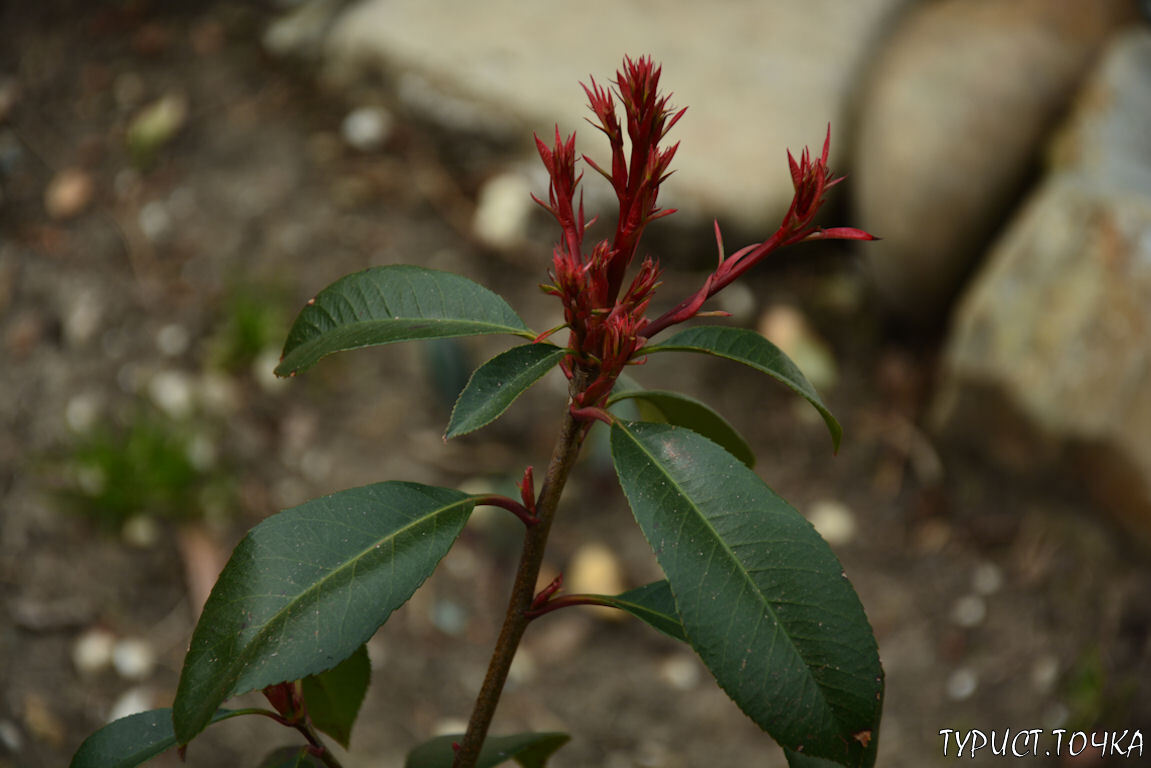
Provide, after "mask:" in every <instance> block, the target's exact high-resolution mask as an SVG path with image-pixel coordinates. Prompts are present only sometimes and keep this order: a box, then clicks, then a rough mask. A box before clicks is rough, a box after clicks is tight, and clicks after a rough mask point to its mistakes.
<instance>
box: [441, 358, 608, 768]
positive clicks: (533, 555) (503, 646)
mask: <svg viewBox="0 0 1151 768" xmlns="http://www.w3.org/2000/svg"><path fill="white" fill-rule="evenodd" d="M586 379H587V376H586V374H585V373H584V372H583V371H581V370H580V369H578V368H577V369H576V371H575V372H574V375H573V377H572V382H571V389H570V392H571V393H572V395H573V397H574V395H576V394H578V393H579V392H581V391H582V389H583V387H585V386H586V384H587V381H586ZM570 406H571V401H569V402H568V406H567V407H565V408H564V418H563V424H562V425H561V427H560V434H559V437H558V438H557V440H556V445H555V449H554V450H553V451H552V457H551V461H550V462H549V463H548V468H547V473H546V474H545V475H544V482H543V486H542V487H541V488H540V495H539V499H538V500H537V501H536V522H535V524H534V525H531V526H529V527H527V528H526V529H525V531H524V544H523V550H522V551H521V553H520V562H519V566H518V567H517V569H516V576H515V582H514V583H513V585H512V593H511V597H510V599H509V600H508V609H507V613H506V614H505V616H504V623H503V627H502V628H501V629H500V635H499V639H498V640H497V641H496V647H495V650H494V651H492V657H491V660H490V661H489V662H488V671H487V675H486V676H485V677H484V682H483V685H482V686H481V687H480V692H479V695H478V696H477V697H476V703H475V706H474V708H473V709H472V715H471V719H470V720H469V721H468V729H467V732H466V733H465V734H464V737H463V739H462V741H461V742H460V748H459V750H458V751H457V752H456V756H455V761H454V762H453V763H452V766H453V768H474V767H475V764H476V760H477V759H478V758H479V755H480V748H481V747H483V743H484V739H485V738H486V737H487V734H488V728H489V727H490V726H491V722H492V717H493V716H494V715H495V712H496V705H497V704H498V703H499V700H500V693H501V692H502V691H503V688H504V683H505V682H506V681H507V677H508V670H509V669H510V668H511V665H512V659H513V658H514V657H515V654H516V649H517V648H518V647H519V644H520V639H521V638H522V637H523V634H524V630H525V629H526V628H527V625H528V622H529V621H530V618H529V615H528V612H529V611H530V609H531V605H532V599H533V598H534V597H535V593H536V582H537V581H538V579H539V573H540V567H541V566H542V565H543V559H544V549H545V547H546V545H547V539H548V532H549V531H550V530H551V525H552V520H553V519H554V518H555V512H556V508H557V507H558V506H559V500H560V496H561V494H562V493H563V487H564V484H565V483H566V482H567V479H568V475H569V474H570V473H571V469H572V467H573V466H574V465H575V460H576V457H577V456H578V455H579V450H580V446H581V445H582V443H583V436H584V435H585V434H586V431H587V430H586V425H587V423H586V422H582V421H579V420H577V419H576V417H575V416H573V415H572V413H571V407H570Z"/></svg>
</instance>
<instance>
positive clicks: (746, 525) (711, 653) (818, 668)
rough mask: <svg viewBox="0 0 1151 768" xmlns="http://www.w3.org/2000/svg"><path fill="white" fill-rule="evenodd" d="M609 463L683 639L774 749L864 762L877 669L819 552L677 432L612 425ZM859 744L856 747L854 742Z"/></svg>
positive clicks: (688, 435) (792, 522)
mask: <svg viewBox="0 0 1151 768" xmlns="http://www.w3.org/2000/svg"><path fill="white" fill-rule="evenodd" d="M611 440H612V457H613V459H614V461H615V467H616V473H617V474H618V476H619V480H620V484H621V485H622V486H623V489H624V493H625V494H626V496H627V499H628V503H629V504H630V505H631V508H632V512H634V513H635V517H636V520H637V522H638V523H639V526H640V528H641V529H642V530H643V532H644V535H645V536H646V537H647V540H648V542H649V543H650V544H651V546H652V549H653V550H654V551H655V554H656V557H657V559H658V560H659V563H660V565H661V566H662V567H663V570H664V573H665V574H667V580H668V583H669V584H670V585H671V589H672V592H673V594H674V595H675V604H676V609H677V611H678V613H679V616H680V619H681V620H682V622H683V627H684V631H685V632H686V634H687V637H688V641H689V642H690V643H691V645H692V647H694V648H695V650H696V652H697V653H698V654H699V655H700V658H702V659H703V661H704V663H705V664H707V666H708V668H709V669H710V670H711V671H712V674H714V675H715V677H716V680H717V681H718V682H719V684H720V686H721V687H723V689H724V690H725V691H726V692H727V694H728V695H729V696H730V697H731V698H732V700H734V701H735V703H736V704H738V705H739V706H740V708H741V709H743V711H744V712H746V713H747V714H748V716H750V717H751V719H752V720H754V721H755V722H756V724H757V725H759V727H760V728H762V729H764V730H765V731H767V732H768V733H770V734H771V735H772V736H773V737H774V738H775V739H776V741H778V742H779V743H780V744H781V745H782V746H783V747H785V748H787V749H791V750H793V751H795V752H797V753H802V754H803V756H811V757H821V758H825V759H828V760H831V761H833V762H835V763H837V764H839V765H844V766H850V768H870V766H872V765H873V764H874V763H875V753H876V749H877V747H878V739H877V738H874V734H876V733H877V730H878V725H879V716H880V708H881V705H882V697H883V669H882V667H880V665H879V655H878V651H877V648H876V644H875V638H874V637H873V635H872V632H871V627H870V625H869V624H868V622H867V616H866V615H865V614H864V612H863V606H862V605H860V602H859V598H858V597H857V596H856V594H855V590H854V589H852V587H851V584H850V583H849V582H848V581H847V577H846V575H845V574H844V572H843V568H842V566H841V565H840V564H839V561H838V560H837V559H836V557H835V555H834V554H833V553H832V551H831V549H830V548H829V547H828V546H827V543H826V542H824V541H823V539H821V538H820V537H819V534H817V533H816V532H815V529H814V528H812V527H811V524H810V523H808V522H807V521H806V520H804V519H803V517H802V516H801V515H800V514H799V513H798V512H796V511H795V510H794V509H793V508H792V507H791V506H789V505H788V504H787V502H785V501H784V500H783V499H781V498H779V497H778V496H777V495H775V493H774V492H773V491H772V490H771V489H770V488H768V487H767V485H766V484H764V482H763V481H762V480H760V479H759V477H758V476H757V475H756V474H755V473H754V472H752V471H751V470H750V469H748V468H747V467H746V466H744V465H743V464H741V463H740V462H739V461H738V460H737V459H735V457H733V456H731V455H730V454H728V453H727V452H726V451H724V450H723V449H722V448H720V447H719V446H718V445H716V444H715V443H713V442H711V441H710V440H708V439H706V438H704V437H701V436H700V435H698V434H696V433H695V432H692V431H690V430H687V429H682V428H679V427H672V426H666V425H663V424H643V423H623V422H616V423H615V425H613V427H612V433H611ZM865 742H866V743H865Z"/></svg>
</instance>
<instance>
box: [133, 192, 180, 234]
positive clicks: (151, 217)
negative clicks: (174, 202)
mask: <svg viewBox="0 0 1151 768" xmlns="http://www.w3.org/2000/svg"><path fill="white" fill-rule="evenodd" d="M136 223H137V224H139V225H140V231H141V232H143V233H144V237H146V238H148V239H149V240H151V241H152V242H154V243H155V242H159V241H160V240H163V239H164V238H165V237H166V236H167V235H168V233H169V232H170V231H171V229H172V216H171V215H170V214H169V213H168V208H167V206H165V205H164V203H162V202H160V201H159V200H153V201H151V202H149V203H145V204H144V207H143V208H141V209H140V213H139V214H137V216H136Z"/></svg>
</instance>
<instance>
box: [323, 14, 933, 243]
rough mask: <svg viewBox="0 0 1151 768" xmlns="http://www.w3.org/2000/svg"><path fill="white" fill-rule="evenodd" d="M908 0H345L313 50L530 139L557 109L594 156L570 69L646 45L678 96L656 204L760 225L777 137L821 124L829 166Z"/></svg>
mask: <svg viewBox="0 0 1151 768" xmlns="http://www.w3.org/2000/svg"><path fill="white" fill-rule="evenodd" d="M911 1H912V0H853V2H850V3H844V2H840V0H809V2H806V3H796V2H787V1H786V0H773V1H772V2H741V3H723V4H716V3H698V2H688V1H687V0H676V1H675V2H665V3H661V4H659V5H658V6H651V5H645V4H634V3H618V2H613V1H612V0H586V1H585V2H582V3H559V2H531V3H523V2H519V1H518V0H491V1H490V2H483V3H476V2H470V1H469V0H443V2H438V3H427V2H422V0H361V1H360V2H358V3H356V4H355V5H353V6H351V7H350V8H349V9H348V10H347V11H346V12H345V13H344V14H343V15H342V16H341V17H340V18H339V19H337V20H336V22H335V23H334V25H333V28H332V32H331V34H330V35H329V37H328V42H327V46H326V48H327V52H328V53H327V56H328V64H329V67H330V69H332V70H335V71H345V72H346V71H348V70H352V69H354V68H355V66H357V65H356V64H352V63H350V62H358V61H364V60H367V61H370V62H376V63H378V62H381V61H382V62H383V63H384V65H385V66H386V67H387V68H388V69H389V70H390V71H391V72H392V73H393V74H394V75H395V76H396V77H397V81H398V83H399V86H400V93H401V96H404V97H405V98H406V99H407V100H408V101H409V102H416V103H418V104H422V105H423V106H425V107H427V108H428V109H431V110H433V111H436V112H438V113H439V117H440V118H441V119H444V120H448V121H453V122H456V123H462V124H463V125H462V126H459V125H457V126H456V127H469V128H472V129H477V128H478V129H483V130H486V129H488V128H490V127H491V125H490V123H492V122H494V123H498V124H502V125H503V126H505V128H506V129H509V130H511V131H514V135H522V136H523V137H524V139H525V142H524V146H525V149H527V150H528V151H529V152H530V151H531V148H530V144H529V142H527V141H526V139H527V132H528V130H534V131H536V132H537V133H540V134H541V135H545V136H546V135H549V134H551V133H552V126H553V123H555V122H558V123H559V126H560V129H561V130H562V131H564V132H568V131H571V130H576V129H578V130H579V133H580V150H581V151H584V152H587V153H588V154H589V155H590V156H592V157H598V158H602V157H603V154H604V148H605V146H604V144H603V143H602V142H601V141H598V140H597V139H599V138H601V137H599V135H598V134H597V133H596V131H595V130H593V129H592V128H591V127H590V126H588V125H587V124H586V123H585V122H584V118H585V117H587V116H588V115H589V114H590V113H589V112H588V110H587V108H586V106H585V99H584V94H583V92H582V90H581V89H580V87H579V85H578V82H580V81H582V82H585V83H586V82H588V77H589V75H594V76H595V78H596V80H597V81H598V82H600V83H606V82H607V81H609V80H611V79H613V78H614V75H615V71H616V69H617V68H618V67H619V65H620V63H621V60H622V58H623V56H624V54H628V55H631V56H638V55H643V54H650V55H651V56H652V57H653V58H654V59H655V60H656V61H657V62H662V63H663V65H664V76H663V80H662V83H663V85H664V86H665V87H666V89H667V90H669V91H672V92H674V94H675V96H674V99H673V102H674V103H675V104H678V105H681V106H682V105H687V106H689V107H690V109H689V111H688V113H687V115H686V116H685V118H684V119H683V121H681V122H680V124H679V125H677V126H676V128H675V129H674V130H673V132H672V135H671V139H672V140H682V142H683V146H682V148H681V150H680V152H679V154H678V155H677V156H676V159H675V163H674V167H675V168H676V169H677V170H676V176H675V177H674V179H673V181H672V182H671V183H669V184H668V185H667V186H666V187H665V194H666V199H664V200H663V202H665V203H667V204H668V205H672V206H677V207H681V208H689V209H695V210H696V211H699V212H706V213H709V214H722V215H723V216H724V217H731V218H737V219H739V220H741V221H742V222H743V223H745V224H748V225H752V226H755V227H757V228H763V227H764V226H765V223H767V224H768V225H769V226H770V225H772V224H775V223H777V220H778V217H779V216H780V215H782V213H783V211H784V210H785V209H786V207H787V205H788V203H789V202H790V200H791V194H792V187H791V180H790V177H789V175H788V170H787V159H786V154H785V150H786V149H787V148H791V149H792V150H793V151H796V152H798V151H799V150H801V149H802V148H803V147H804V146H805V145H811V146H812V147H813V148H814V149H816V150H818V148H819V145H821V144H822V140H823V137H824V134H825V132H826V129H827V124H828V123H829V122H830V123H831V125H832V132H833V138H832V148H833V149H832V151H833V163H838V164H839V166H840V167H842V162H843V161H842V157H843V154H844V153H843V150H844V149H845V146H846V144H847V142H845V140H844V139H845V133H844V132H845V130H846V129H847V123H848V121H847V119H846V114H847V110H848V101H849V95H850V93H851V89H852V87H853V86H854V84H855V81H856V75H857V72H858V71H859V70H860V69H861V68H862V66H863V65H864V64H865V62H866V60H867V57H868V54H869V53H870V51H871V49H872V47H873V44H874V42H875V41H876V39H877V38H878V36H879V33H880V32H881V31H882V29H883V28H884V25H885V22H886V21H887V20H888V18H889V17H890V16H891V15H893V14H894V13H895V12H897V11H898V10H900V9H901V8H902V7H904V6H905V5H907V4H908V3H909V2H911ZM833 167H836V166H835V165H834V164H833ZM588 181H589V183H590V185H591V186H595V185H596V184H597V180H596V179H593V178H592V177H590V176H589V177H588Z"/></svg>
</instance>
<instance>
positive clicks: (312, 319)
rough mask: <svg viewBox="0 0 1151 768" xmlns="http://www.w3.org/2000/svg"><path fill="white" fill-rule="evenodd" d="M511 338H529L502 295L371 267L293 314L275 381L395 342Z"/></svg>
mask: <svg viewBox="0 0 1151 768" xmlns="http://www.w3.org/2000/svg"><path fill="white" fill-rule="evenodd" d="M485 333H511V334H516V335H519V336H527V337H529V338H531V337H532V333H531V331H529V330H528V329H527V326H525V325H524V322H523V320H521V319H520V318H519V316H518V315H517V314H516V313H515V312H514V311H513V310H512V308H511V307H509V306H508V303H507V302H506V301H504V300H503V299H502V298H500V297H499V296H497V295H496V294H495V293H492V292H491V291H489V290H488V289H487V288H484V287H483V286H482V285H479V284H478V283H474V282H472V281H471V280H469V279H467V278H466V277H461V276H460V275H453V274H452V273H450V272H440V271H438V270H434V269H425V268H423V267H412V266H405V265H396V266H387V267H372V268H371V269H366V270H364V271H363V272H356V273H355V274H352V275H348V276H347V277H343V278H341V279H339V280H337V281H336V282H334V283H332V284H331V285H330V286H328V287H327V288H325V289H324V290H322V291H320V293H319V294H318V295H317V296H316V298H314V299H312V300H311V301H310V302H308V305H307V306H306V307H304V309H303V310H302V311H301V312H300V315H299V317H297V318H296V322H295V323H294V324H293V325H292V329H291V330H290V331H289V332H288V341H287V343H286V344H285V345H284V355H283V359H282V361H281V362H280V364H279V366H277V367H276V375H277V376H290V375H292V374H294V373H296V372H298V371H302V370H304V369H306V368H310V367H311V366H312V365H314V364H315V363H316V361H317V360H319V359H320V358H321V357H324V356H325V355H330V354H332V353H333V352H342V351H344V350H347V349H359V348H360V347H369V346H375V345H377V344H391V343H392V342H396V341H412V340H415V339H436V338H447V337H450V336H477V335H480V334H485Z"/></svg>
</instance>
